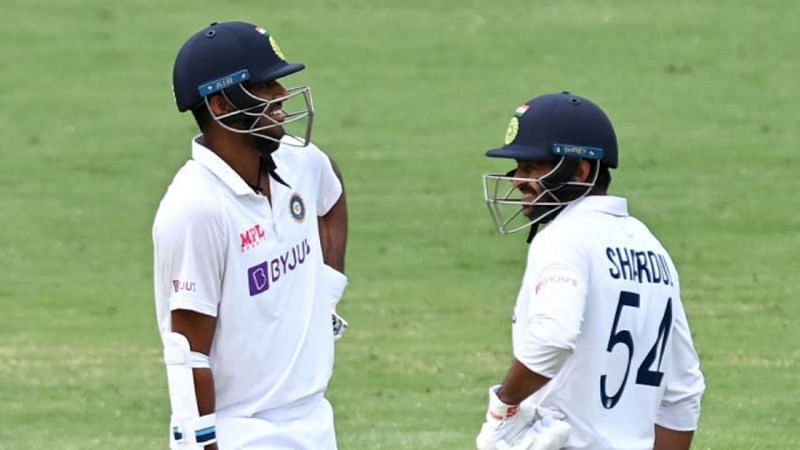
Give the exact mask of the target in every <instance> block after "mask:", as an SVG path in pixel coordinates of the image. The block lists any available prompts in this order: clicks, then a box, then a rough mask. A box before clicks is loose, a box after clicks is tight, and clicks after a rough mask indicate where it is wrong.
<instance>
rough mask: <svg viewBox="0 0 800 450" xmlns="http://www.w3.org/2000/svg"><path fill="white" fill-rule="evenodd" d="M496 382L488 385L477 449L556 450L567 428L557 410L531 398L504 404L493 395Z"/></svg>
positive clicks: (567, 425) (476, 442)
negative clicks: (543, 405) (486, 404)
mask: <svg viewBox="0 0 800 450" xmlns="http://www.w3.org/2000/svg"><path fill="white" fill-rule="evenodd" d="M499 387H500V386H499V385H497V386H492V387H491V388H489V408H488V410H487V411H486V422H485V423H484V424H483V426H482V427H481V431H480V433H479V434H478V437H477V438H476V439H475V444H476V445H477V448H478V450H558V449H560V448H562V447H563V446H564V445H565V444H566V442H567V438H568V437H569V433H570V431H571V428H570V426H569V424H568V423H566V422H565V421H564V420H563V419H564V415H563V414H561V413H560V412H558V411H554V410H550V409H547V408H542V407H537V406H535V405H534V404H533V403H531V402H523V403H522V404H521V405H508V404H506V403H503V402H502V401H501V400H500V399H499V398H498V397H497V389H498V388H499Z"/></svg>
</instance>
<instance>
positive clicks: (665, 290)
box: [476, 93, 705, 450]
mask: <svg viewBox="0 0 800 450" xmlns="http://www.w3.org/2000/svg"><path fill="white" fill-rule="evenodd" d="M487 155H488V156H490V157H500V158H512V159H515V160H516V161H517V168H516V169H515V170H514V171H513V173H509V174H505V175H486V176H485V177H484V186H485V193H486V201H487V202H488V204H489V206H490V210H491V211H492V214H493V216H494V218H495V221H496V224H497V226H498V229H499V230H500V231H501V232H511V231H515V230H519V229H526V227H531V228H530V230H531V233H530V239H532V241H531V243H530V248H529V251H528V261H527V265H526V268H525V274H524V277H523V280H522V287H521V289H520V292H519V295H518V297H517V302H516V306H515V308H514V316H513V320H512V323H513V325H512V336H513V350H514V364H513V365H512V367H511V369H510V370H509V372H508V375H507V377H506V380H505V381H504V382H503V384H502V385H499V386H494V387H492V388H491V389H490V393H489V396H490V406H489V410H488V412H487V422H486V423H485V424H484V426H483V427H482V429H481V433H480V434H479V436H478V438H477V441H476V443H477V446H478V448H479V449H501V448H514V449H520V450H522V449H540V450H544V449H558V448H567V449H630V450H634V449H636V450H640V449H641V450H643V449H653V448H656V449H688V448H689V447H690V445H691V439H692V435H693V431H694V430H695V429H696V428H697V424H698V420H699V416H700V398H701V396H702V393H703V391H704V389H705V384H704V379H703V375H702V373H701V372H700V366H699V360H698V356H697V353H696V351H695V349H694V345H693V343H692V338H691V334H690V332H689V325H688V322H687V319H686V313H685V311H684V308H683V304H682V302H681V295H680V285H679V281H678V274H677V272H676V270H675V266H674V264H673V262H672V259H671V258H670V256H669V254H668V252H667V251H666V249H664V247H663V246H662V245H661V243H660V242H659V241H658V239H656V238H655V237H654V236H653V234H652V233H651V232H650V230H649V229H648V228H647V227H646V226H645V225H644V224H643V223H642V222H640V221H639V220H637V219H635V218H634V217H632V216H630V215H629V213H628V208H627V202H626V200H625V199H623V198H621V197H614V196H609V195H606V194H605V193H606V189H607V187H608V184H609V183H610V174H609V171H608V169H609V168H616V167H617V143H616V136H615V134H614V131H613V128H612V127H611V123H610V121H609V120H608V118H607V117H606V116H605V114H604V113H603V112H602V110H601V109H600V108H599V107H597V106H596V105H594V104H593V103H591V102H590V101H589V100H587V99H585V98H581V97H577V96H574V95H570V94H569V93H561V94H551V95H545V96H541V97H537V98H534V99H532V100H531V101H529V102H527V103H525V104H523V105H522V106H521V107H520V108H518V109H517V111H516V112H515V115H514V117H513V118H512V125H511V126H510V128H509V131H508V134H507V136H506V143H505V145H504V146H503V147H501V148H499V149H494V150H490V151H489V152H488V153H487ZM505 206H508V207H512V208H514V209H515V211H514V212H513V213H511V216H510V217H509V215H507V214H504V213H503V208H504V207H505ZM520 216H524V218H522V217H520ZM516 220H519V221H518V222H515V221H516ZM545 222H550V224H549V225H548V226H547V227H546V228H545V229H544V230H543V231H541V232H539V233H536V227H538V225H539V224H542V223H545ZM514 223H516V224H520V225H518V226H514V225H512V224H514ZM520 404H521V405H520ZM543 419H547V420H543Z"/></svg>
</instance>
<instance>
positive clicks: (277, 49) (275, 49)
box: [256, 27, 286, 61]
mask: <svg viewBox="0 0 800 450" xmlns="http://www.w3.org/2000/svg"><path fill="white" fill-rule="evenodd" d="M256 31H258V32H259V33H261V34H263V35H264V36H267V37H268V38H269V45H270V46H271V47H272V51H273V52H275V55H277V56H278V58H280V59H282V60H284V61H286V57H285V56H283V52H282V51H281V48H280V46H278V43H277V42H275V38H274V37H272V36H270V35H268V34H267V30H265V29H263V28H261V27H256Z"/></svg>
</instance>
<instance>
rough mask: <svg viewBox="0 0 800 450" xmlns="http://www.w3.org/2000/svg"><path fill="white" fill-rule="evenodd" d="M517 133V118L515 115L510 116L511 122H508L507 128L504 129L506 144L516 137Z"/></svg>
mask: <svg viewBox="0 0 800 450" xmlns="http://www.w3.org/2000/svg"><path fill="white" fill-rule="evenodd" d="M517 133H519V119H518V118H517V116H514V117H512V118H511V122H509V123H508V128H507V129H506V140H505V141H504V142H505V144H506V145H508V144H510V143H512V142H514V139H516V138H517Z"/></svg>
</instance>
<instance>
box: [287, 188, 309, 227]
mask: <svg viewBox="0 0 800 450" xmlns="http://www.w3.org/2000/svg"><path fill="white" fill-rule="evenodd" d="M289 212H290V213H291V214H292V217H293V218H294V220H295V221H297V222H298V223H302V222H303V221H304V220H305V219H306V205H305V203H303V197H301V196H300V194H298V193H297V192H295V193H294V194H292V198H291V199H289Z"/></svg>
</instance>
